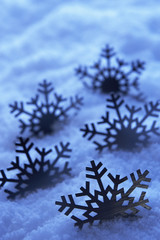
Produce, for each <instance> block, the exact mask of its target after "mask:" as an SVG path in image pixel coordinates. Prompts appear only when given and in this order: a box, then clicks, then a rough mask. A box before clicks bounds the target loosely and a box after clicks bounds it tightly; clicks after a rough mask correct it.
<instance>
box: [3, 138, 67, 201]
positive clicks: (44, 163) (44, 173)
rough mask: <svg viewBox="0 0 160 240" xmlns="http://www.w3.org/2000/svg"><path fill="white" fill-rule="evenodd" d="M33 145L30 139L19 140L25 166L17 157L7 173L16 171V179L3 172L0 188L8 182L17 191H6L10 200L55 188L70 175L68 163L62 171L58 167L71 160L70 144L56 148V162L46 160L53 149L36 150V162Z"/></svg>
mask: <svg viewBox="0 0 160 240" xmlns="http://www.w3.org/2000/svg"><path fill="white" fill-rule="evenodd" d="M33 145H34V144H33V143H29V139H28V138H27V139H24V138H21V137H20V138H19V142H17V143H16V146H17V147H18V149H17V150H16V152H17V153H19V154H24V155H25V157H26V160H27V161H26V162H24V163H23V164H21V163H20V161H19V156H17V157H16V161H15V162H11V167H9V168H7V171H15V172H16V175H15V177H14V178H9V177H7V176H6V173H5V172H4V170H1V171H0V172H1V177H0V183H1V184H0V186H1V187H3V186H4V185H5V184H6V183H7V182H8V183H13V184H15V186H14V188H15V191H14V192H13V191H11V190H8V189H5V190H4V191H5V192H6V193H7V194H8V196H7V198H8V199H14V198H15V197H17V196H19V197H24V196H26V195H27V194H28V193H29V192H34V191H36V190H37V189H44V188H48V187H53V186H55V184H56V183H58V182H60V181H62V180H63V175H65V174H66V175H70V171H71V168H69V167H68V162H65V164H64V167H63V169H62V170H60V168H59V167H58V166H56V164H57V162H58V161H59V160H60V159H63V158H69V157H70V155H69V153H70V152H71V149H70V148H69V143H66V144H63V143H62V142H61V143H60V146H55V151H56V156H55V158H54V160H52V161H50V160H48V159H46V156H48V154H50V153H51V152H52V150H51V149H49V150H45V148H43V149H41V150H40V149H39V148H37V147H36V148H35V150H36V152H37V153H38V155H39V157H36V158H35V159H34V160H33V159H32V157H31V154H30V151H31V150H32V148H33Z"/></svg>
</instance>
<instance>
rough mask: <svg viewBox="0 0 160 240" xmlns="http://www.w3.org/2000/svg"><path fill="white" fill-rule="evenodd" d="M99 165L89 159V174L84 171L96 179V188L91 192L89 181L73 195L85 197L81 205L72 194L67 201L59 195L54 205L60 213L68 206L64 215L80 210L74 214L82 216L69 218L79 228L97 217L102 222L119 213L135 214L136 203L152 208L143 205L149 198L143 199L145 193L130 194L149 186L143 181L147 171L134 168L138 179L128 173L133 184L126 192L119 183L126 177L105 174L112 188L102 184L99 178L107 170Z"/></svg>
mask: <svg viewBox="0 0 160 240" xmlns="http://www.w3.org/2000/svg"><path fill="white" fill-rule="evenodd" d="M101 167H102V163H101V162H99V163H98V164H97V165H96V164H95V162H94V161H91V167H87V168H86V170H87V171H88V172H89V174H86V178H88V179H94V180H95V181H96V182H97V184H98V188H99V189H96V190H94V192H93V191H91V189H90V182H88V181H86V186H85V187H81V188H80V190H81V191H80V192H79V193H77V194H75V196H76V197H85V198H84V203H83V204H82V205H80V204H76V203H75V201H74V198H73V196H72V195H68V199H69V200H67V199H66V197H65V196H62V197H61V201H56V202H55V204H56V205H59V206H60V208H59V211H60V212H62V211H64V210H65V209H66V208H67V210H65V215H67V216H68V215H69V214H70V213H71V212H72V211H73V210H74V209H78V210H79V211H77V215H80V216H82V217H81V218H79V217H77V216H75V215H72V216H71V218H72V219H73V220H74V221H75V222H76V223H75V226H78V227H79V228H82V227H83V224H85V223H90V224H92V223H93V222H94V221H96V220H98V221H99V222H102V221H103V220H109V219H112V218H114V217H118V216H122V217H129V216H135V215H136V214H137V213H138V212H139V210H138V209H137V207H138V206H141V207H143V208H146V209H148V210H149V209H151V207H149V206H148V205H147V204H146V203H147V202H149V201H148V199H145V194H146V192H144V191H143V192H141V195H140V197H139V199H136V200H135V197H134V196H131V194H132V193H133V191H134V190H135V189H137V188H143V189H147V188H148V185H147V184H146V183H144V182H150V181H151V179H150V178H147V177H146V176H147V175H148V173H149V172H148V171H147V170H146V171H145V172H144V173H141V171H140V170H137V175H138V177H137V179H136V176H135V174H134V173H131V174H130V176H131V180H132V185H131V186H130V188H128V190H127V191H125V190H124V188H120V186H119V185H120V184H121V183H123V182H125V181H127V180H128V178H127V177H123V178H120V175H116V176H115V177H113V175H112V174H111V173H109V174H108V175H107V176H108V178H109V179H110V180H111V182H112V183H113V187H111V186H110V185H108V186H107V187H105V186H104V184H103V182H104V180H103V179H102V177H103V176H104V175H105V173H106V172H107V169H106V168H103V169H102V170H100V168H101ZM92 192H93V193H92ZM86 198H87V200H86ZM81 213H82V214H81ZM82 218H83V219H82Z"/></svg>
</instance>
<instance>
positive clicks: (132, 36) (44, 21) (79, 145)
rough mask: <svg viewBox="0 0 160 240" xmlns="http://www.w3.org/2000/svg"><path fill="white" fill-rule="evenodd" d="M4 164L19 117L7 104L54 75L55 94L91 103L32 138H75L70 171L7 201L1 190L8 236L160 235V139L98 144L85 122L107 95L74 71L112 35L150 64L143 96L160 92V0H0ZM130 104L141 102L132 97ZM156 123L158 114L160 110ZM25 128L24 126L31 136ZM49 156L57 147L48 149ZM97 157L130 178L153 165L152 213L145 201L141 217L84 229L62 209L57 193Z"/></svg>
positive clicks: (127, 54)
mask: <svg viewBox="0 0 160 240" xmlns="http://www.w3.org/2000/svg"><path fill="white" fill-rule="evenodd" d="M0 15H1V22H0V43H1V44H0V73H1V74H0V82H1V87H0V96H1V98H0V107H1V115H0V122H1V125H0V134H1V138H0V151H1V155H0V164H1V165H0V168H1V169H6V168H7V167H8V166H9V164H10V162H11V161H13V160H15V156H16V153H15V146H14V142H15V140H16V137H17V136H19V128H18V121H17V119H15V118H14V116H13V115H11V114H10V109H9V107H8V105H9V103H13V102H14V101H15V100H17V101H24V102H26V101H28V100H29V99H30V98H31V97H33V96H35V94H36V89H37V86H38V83H39V82H41V81H42V80H43V79H47V80H48V81H53V85H54V87H55V90H56V92H58V93H60V94H63V95H64V96H66V97H69V96H74V95H75V94H79V95H80V96H83V97H84V106H83V107H82V109H81V111H79V113H78V114H77V115H76V116H72V117H70V119H69V120H68V122H67V125H66V126H63V127H62V129H61V130H60V131H59V132H56V133H55V134H54V135H53V136H45V137H44V138H43V139H36V138H32V141H34V143H35V146H38V147H39V148H42V147H46V148H48V149H49V148H53V147H54V145H56V144H58V143H59V142H60V141H63V142H67V141H69V142H70V143H71V147H72V150H73V151H72V154H71V159H70V166H71V167H72V175H73V176H72V178H66V179H65V180H64V181H63V182H62V183H59V184H57V185H56V187H54V188H52V189H45V190H39V191H37V192H36V193H32V194H30V195H28V196H27V197H26V198H24V199H17V200H15V201H9V200H7V199H6V194H5V193H4V192H3V189H1V192H0V239H1V240H12V239H16V240H22V239H23V240H35V239H39V240H42V239H43V240H48V239H49V240H70V239H77V240H79V239H81V240H83V239H86V240H90V239H97V240H99V239H107V240H111V239H114V240H117V239H118V240H119V239H123V240H125V239H126V240H127V239H129V238H130V239H134V240H135V239H152V240H154V239H159V235H160V230H159V221H160V207H159V199H160V193H159V183H160V175H159V171H160V166H159V156H160V148H159V144H160V139H159V137H153V138H152V144H151V145H150V146H149V147H148V148H143V149H142V150H141V151H140V152H136V153H134V154H133V153H132V152H124V151H118V152H117V151H115V152H109V151H107V149H106V150H105V151H103V152H102V153H101V154H99V153H98V152H96V151H95V150H94V148H95V146H94V145H93V144H92V142H88V141H87V140H86V139H84V138H82V133H81V132H80V131H79V129H80V128H81V127H82V126H84V123H90V122H97V120H99V118H100V117H101V116H102V115H103V114H104V112H105V109H106V107H105V106H106V101H105V99H106V96H105V95H101V94H99V93H94V94H93V93H92V92H91V91H88V90H87V89H85V88H84V86H83V85H82V84H81V82H80V81H79V80H78V77H77V76H75V74H74V69H75V68H76V67H77V66H79V65H80V64H81V65H82V64H83V65H86V66H87V65H90V64H92V63H93V62H94V61H96V60H97V59H98V56H99V54H100V52H101V49H102V48H103V47H104V46H105V45H106V44H107V43H109V44H110V45H112V46H113V47H114V48H115V51H116V52H117V55H118V56H120V57H121V58H124V59H126V60H127V61H132V60H136V59H140V60H142V61H143V60H144V61H145V62H146V70H145V71H144V73H143V74H142V75H141V79H140V88H141V90H142V91H143V92H144V94H145V96H146V101H147V102H148V101H150V100H153V101H156V100H158V99H159V98H160V97H159V89H160V84H159V61H160V52H159V34H160V30H159V29H160V28H159V26H160V17H159V16H160V5H159V1H158V0H148V1H144V0H139V1H138V0H136V1H135V0H134V1H133V0H130V1H127V0H124V1H121V2H120V1H118V0H112V1H105V0H101V1H98V0H92V1H91V0H88V1H85V0H81V1H80V0H75V1H73V0H68V1H56V0H54V1H53V0H52V1H51V0H46V1H37V0H15V1H11V0H1V8H0ZM126 99H127V101H128V103H130V104H137V105H141V106H142V105H143V103H142V102H137V101H136V100H134V99H132V98H131V97H127V98H126ZM158 125H159V118H158ZM24 136H27V134H24ZM50 159H52V153H51V154H50ZM92 159H94V160H95V161H96V162H98V161H102V163H103V164H104V166H105V167H106V168H107V169H108V171H109V172H111V173H112V174H120V175H121V176H122V177H123V176H126V175H127V176H128V177H129V174H130V173H131V172H136V170H137V169H141V170H142V171H144V170H146V169H148V170H149V172H150V173H149V177H151V178H152V181H151V183H150V184H149V185H150V186H149V189H148V190H147V195H146V196H147V198H148V199H149V204H148V205H149V206H151V207H152V209H151V210H150V211H147V210H145V209H143V208H140V213H139V215H141V216H142V218H139V219H137V220H135V221H129V220H128V219H114V220H111V221H107V222H104V223H103V224H102V225H100V226H99V225H97V226H89V225H87V224H86V226H84V228H83V229H82V230H79V229H77V228H76V227H74V221H73V220H72V219H70V217H67V216H65V215H64V214H63V213H59V212H58V206H56V205H55V201H56V200H60V196H61V195H65V196H66V195H68V194H74V193H76V192H78V191H79V188H80V187H81V186H84V184H85V180H86V179H85V167H86V166H88V165H89V162H90V161H91V160H92Z"/></svg>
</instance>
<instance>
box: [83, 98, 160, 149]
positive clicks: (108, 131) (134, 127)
mask: <svg viewBox="0 0 160 240" xmlns="http://www.w3.org/2000/svg"><path fill="white" fill-rule="evenodd" d="M107 101H108V103H109V104H108V105H107V107H108V108H109V109H113V110H115V113H116V116H117V117H116V118H115V119H112V120H111V119H110V118H111V116H112V115H111V114H112V112H109V111H107V112H106V115H105V116H102V120H101V121H100V122H98V124H104V125H105V126H106V128H105V130H104V131H98V130H97V129H96V126H95V124H94V123H91V126H89V125H88V124H85V128H82V129H80V130H81V131H82V132H84V134H83V137H86V136H89V137H88V140H91V139H92V138H94V137H95V136H99V137H100V138H101V137H104V138H103V141H104V144H102V143H100V142H99V140H98V141H94V142H93V143H94V144H96V146H97V147H96V150H99V151H102V150H103V149H104V148H108V149H110V150H114V149H123V150H135V149H140V148H141V147H142V146H146V145H147V144H148V143H149V139H150V134H151V133H154V134H157V135H159V133H158V127H156V121H152V125H151V126H150V127H149V128H148V126H147V124H146V120H147V119H148V118H150V117H153V118H156V117H158V114H157V113H158V112H160V106H159V101H157V102H156V103H153V102H150V103H149V104H148V105H147V104H145V105H144V110H145V114H144V116H143V117H142V118H140V119H139V118H138V117H137V116H136V114H137V113H138V112H139V111H141V110H142V109H141V108H137V107H135V106H131V107H130V106H129V105H128V104H126V105H125V109H126V110H127V112H128V113H126V114H122V111H120V108H121V106H122V105H123V104H124V100H122V99H120V96H115V95H114V94H112V95H111V96H110V98H109V99H107ZM123 110H124V109H123Z"/></svg>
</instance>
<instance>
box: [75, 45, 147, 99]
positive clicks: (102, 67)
mask: <svg viewBox="0 0 160 240" xmlns="http://www.w3.org/2000/svg"><path fill="white" fill-rule="evenodd" d="M115 55H116V53H115V52H114V49H113V48H111V47H110V46H109V45H106V47H105V48H104V49H103V50H102V53H101V55H100V56H101V59H100V60H99V61H98V62H96V63H94V64H93V66H91V67H82V66H80V67H78V68H77V69H76V75H78V76H79V78H80V79H81V80H82V81H83V83H84V84H85V85H86V86H87V87H89V88H92V89H94V90H97V89H99V90H100V91H101V92H103V93H111V92H113V93H121V94H124V95H126V94H128V92H129V91H130V88H131V87H134V88H135V89H136V90H138V85H139V84H138V81H139V77H138V75H140V74H141V73H142V71H143V70H144V65H145V62H142V61H139V60H137V61H132V62H131V63H126V62H125V61H123V60H121V59H119V58H116V59H114V60H115V61H114V62H115V63H114V65H113V60H112V59H113V57H114V56H115Z"/></svg>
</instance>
